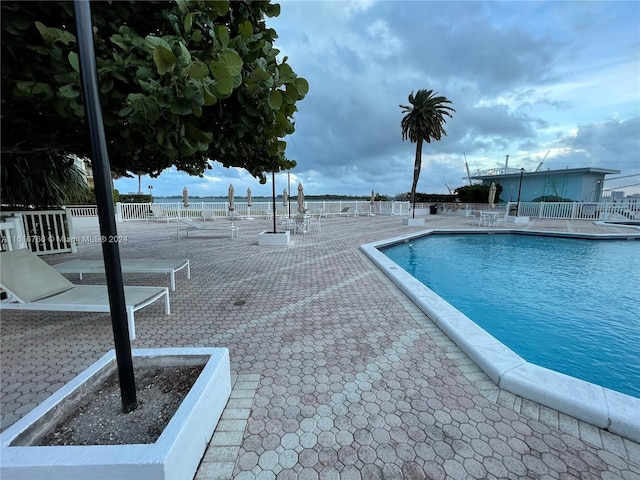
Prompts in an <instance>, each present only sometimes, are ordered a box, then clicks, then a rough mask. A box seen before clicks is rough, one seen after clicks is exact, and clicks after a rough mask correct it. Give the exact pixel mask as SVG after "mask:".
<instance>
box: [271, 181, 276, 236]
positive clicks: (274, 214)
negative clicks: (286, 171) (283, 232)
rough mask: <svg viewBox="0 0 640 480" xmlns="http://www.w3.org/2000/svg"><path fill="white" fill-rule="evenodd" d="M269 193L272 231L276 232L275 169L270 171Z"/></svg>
mask: <svg viewBox="0 0 640 480" xmlns="http://www.w3.org/2000/svg"><path fill="white" fill-rule="evenodd" d="M271 190H272V193H271V195H272V196H273V233H276V171H275V170H274V171H273V172H271Z"/></svg>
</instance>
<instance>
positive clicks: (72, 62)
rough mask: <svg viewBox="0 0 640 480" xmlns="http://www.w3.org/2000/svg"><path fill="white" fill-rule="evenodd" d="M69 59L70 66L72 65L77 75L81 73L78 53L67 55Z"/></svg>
mask: <svg viewBox="0 0 640 480" xmlns="http://www.w3.org/2000/svg"><path fill="white" fill-rule="evenodd" d="M67 58H68V59H69V65H71V68H73V70H74V71H75V72H76V73H80V63H79V62H78V54H77V53H76V52H69V55H67Z"/></svg>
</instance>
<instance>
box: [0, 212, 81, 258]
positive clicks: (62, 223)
mask: <svg viewBox="0 0 640 480" xmlns="http://www.w3.org/2000/svg"><path fill="white" fill-rule="evenodd" d="M2 213H3V215H2V217H3V221H2V228H1V229H0V232H1V238H0V240H1V248H2V250H14V249H19V248H28V249H29V250H31V251H32V252H34V253H36V254H38V255H45V254H51V253H65V252H76V251H77V239H76V238H75V236H74V233H73V222H72V221H71V215H70V212H69V211H67V210H66V209H61V210H35V211H15V212H7V211H3V212H2Z"/></svg>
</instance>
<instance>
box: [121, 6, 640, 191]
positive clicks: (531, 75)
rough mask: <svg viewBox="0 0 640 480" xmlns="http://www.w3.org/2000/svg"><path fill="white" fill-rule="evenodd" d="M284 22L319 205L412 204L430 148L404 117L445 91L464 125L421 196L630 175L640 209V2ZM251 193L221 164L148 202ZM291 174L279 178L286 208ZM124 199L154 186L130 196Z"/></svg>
mask: <svg viewBox="0 0 640 480" xmlns="http://www.w3.org/2000/svg"><path fill="white" fill-rule="evenodd" d="M280 4H281V7H282V12H281V15H280V16H279V17H278V18H275V19H269V20H268V25H269V26H271V27H272V28H275V29H276V31H277V32H278V35H279V38H278V40H277V42H276V47H277V48H279V49H280V50H281V57H280V58H282V56H285V55H286V56H288V57H289V60H288V62H289V63H290V65H291V66H292V67H293V69H294V71H295V72H296V73H297V74H298V75H299V76H302V77H304V78H306V79H307V80H308V81H309V84H310V91H309V94H308V95H307V96H306V98H305V99H304V100H303V101H300V102H298V109H299V111H298V112H297V113H296V115H295V122H296V132H295V133H294V134H293V135H291V136H289V137H287V138H286V141H287V157H288V158H290V159H294V160H296V161H297V162H298V166H297V167H296V168H295V169H294V170H292V172H291V189H292V191H295V189H296V188H297V183H298V182H302V184H303V186H304V190H305V193H306V194H307V195H322V194H347V195H365V196H366V195H370V193H371V190H372V189H373V190H375V191H376V192H379V193H381V194H385V195H390V196H394V195H396V194H398V193H402V192H408V191H409V190H410V189H411V181H412V171H413V163H414V155H415V144H412V143H410V142H409V141H408V140H407V141H404V142H403V141H402V134H401V129H400V121H401V119H402V112H401V109H400V107H399V105H400V104H402V105H406V104H408V102H407V97H408V95H409V94H410V93H411V92H412V91H414V92H415V91H417V90H419V89H431V90H434V91H436V92H438V93H439V94H440V95H443V96H445V97H447V98H448V99H449V100H451V102H452V105H451V106H453V108H455V110H456V112H455V113H454V114H453V118H451V119H448V121H447V123H446V125H445V130H446V132H447V136H446V137H442V140H441V141H439V142H435V143H431V144H426V143H425V144H424V149H423V168H422V173H421V176H420V182H419V183H418V191H419V192H427V193H447V184H448V186H449V187H451V189H455V188H457V187H460V186H462V185H465V184H467V180H466V169H465V155H466V159H467V162H468V166H469V170H470V172H471V175H473V174H474V173H476V172H477V171H478V170H485V169H490V168H495V167H503V166H505V157H506V155H509V160H508V166H509V167H514V168H521V167H524V168H525V170H526V171H534V170H536V168H537V167H538V165H539V163H540V162H541V161H542V160H543V158H544V157H545V155H546V154H547V152H548V151H550V152H549V154H548V155H547V157H546V159H545V161H544V164H543V166H542V167H541V169H543V170H546V169H563V168H567V167H569V168H579V167H599V168H609V169H616V170H621V172H622V173H620V174H618V175H609V176H608V177H609V178H614V177H626V178H620V179H619V180H614V181H607V182H606V183H605V189H616V190H618V189H619V190H624V191H625V192H626V193H627V194H630V193H640V185H638V184H640V2H637V1H633V2H611V1H607V2H584V1H580V2H515V1H510V2H476V1H473V2H430V1H429V2H428V1H407V2H401V1H353V2H347V1H317V2H314V1H283V2H280ZM230 183H232V184H233V185H234V188H235V192H236V195H243V192H246V189H247V188H249V187H250V188H251V191H252V193H253V195H254V196H258V195H265V196H271V183H270V182H268V183H267V184H266V185H260V184H259V183H258V181H257V180H255V179H253V177H251V176H250V175H249V174H248V173H246V172H245V171H244V170H239V169H226V168H223V167H222V166H221V165H220V164H218V163H213V170H209V171H207V172H206V175H205V178H198V177H189V176H188V175H186V174H183V173H179V172H176V171H175V170H166V171H165V172H163V174H162V175H161V176H160V177H159V178H157V179H149V178H148V177H143V179H142V191H143V193H148V191H149V190H148V186H149V185H152V186H153V194H154V195H158V196H162V195H181V193H182V188H183V187H185V186H186V187H187V188H188V189H189V193H190V194H191V195H199V196H208V195H211V196H224V195H226V193H227V190H228V187H229V184H230ZM286 186H287V174H286V173H282V174H279V175H277V176H276V190H277V192H278V193H281V192H282V189H283V188H285V187H286ZM116 188H118V189H119V190H120V192H121V193H128V192H135V191H137V190H138V180H137V178H135V179H123V180H117V181H116Z"/></svg>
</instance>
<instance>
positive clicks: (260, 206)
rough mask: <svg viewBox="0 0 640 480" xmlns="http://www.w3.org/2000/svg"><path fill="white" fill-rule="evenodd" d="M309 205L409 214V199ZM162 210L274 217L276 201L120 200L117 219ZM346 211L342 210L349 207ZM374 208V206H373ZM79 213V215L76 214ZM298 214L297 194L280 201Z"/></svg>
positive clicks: (284, 210) (313, 209)
mask: <svg viewBox="0 0 640 480" xmlns="http://www.w3.org/2000/svg"><path fill="white" fill-rule="evenodd" d="M304 205H305V208H306V209H307V211H308V212H310V213H323V214H326V215H341V214H342V215H348V216H352V215H355V214H361V215H367V214H369V213H373V214H376V215H408V214H409V202H383V201H377V202H374V205H373V206H371V205H370V202H369V201H368V200H331V201H330V200H319V201H315V200H314V201H306V202H304ZM152 206H153V210H154V211H156V212H159V213H160V214H161V215H160V218H162V219H164V220H165V221H166V219H167V218H169V219H172V220H177V219H179V218H204V216H206V218H211V217H213V218H235V217H250V216H251V217H260V216H264V217H270V216H271V215H273V202H252V203H251V206H249V205H247V202H246V201H239V202H234V210H233V212H230V211H229V202H193V203H190V204H189V206H188V207H185V206H184V205H183V203H182V202H175V203H117V204H116V218H117V220H118V222H127V221H139V220H151V219H154V218H155V217H156V215H155V214H154V213H153V212H152V211H151V210H152V209H151V207H152ZM347 207H348V209H347V211H346V212H342V210H343V209H345V208H347ZM370 207H371V208H370ZM73 212H74V216H87V215H92V211H91V210H90V209H89V208H87V206H82V207H81V208H78V209H75V208H74V210H73ZM76 213H77V215H76ZM289 213H290V214H291V215H295V214H296V213H298V202H297V200H296V198H295V197H293V198H292V199H291V201H290V202H288V203H287V205H283V203H282V201H280V202H276V215H289Z"/></svg>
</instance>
